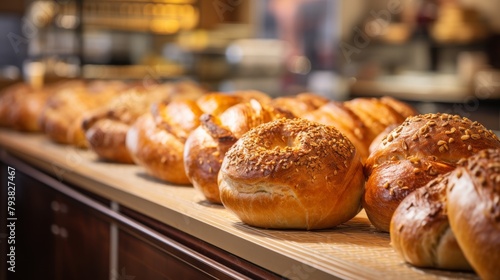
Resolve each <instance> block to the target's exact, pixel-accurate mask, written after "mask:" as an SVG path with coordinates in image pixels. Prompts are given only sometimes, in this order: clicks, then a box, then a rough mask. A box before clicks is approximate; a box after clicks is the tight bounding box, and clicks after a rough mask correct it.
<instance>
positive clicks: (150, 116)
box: [126, 93, 242, 185]
mask: <svg viewBox="0 0 500 280" xmlns="http://www.w3.org/2000/svg"><path fill="white" fill-rule="evenodd" d="M241 101H242V98H240V97H236V98H235V97H234V96H232V95H229V94H222V93H212V94H206V95H203V96H201V97H200V98H198V99H197V100H175V101H172V102H170V103H168V102H163V103H159V104H155V105H154V106H153V108H152V110H151V112H150V113H147V114H145V115H143V116H142V117H140V118H139V119H138V120H137V121H136V122H135V123H134V124H133V125H132V127H131V128H130V129H129V131H128V132H127V137H126V146H127V149H128V151H129V152H130V154H131V155H132V158H133V160H134V162H135V163H137V164H139V165H142V166H144V167H145V169H146V171H147V172H148V173H149V174H150V175H152V176H154V177H156V178H159V179H162V180H164V181H167V182H171V183H175V184H183V185H187V184H189V183H190V181H189V179H188V177H187V175H186V172H185V170H184V143H185V142H186V139H187V138H188V136H189V134H190V133H191V132H192V131H193V130H194V129H195V128H197V127H198V126H199V125H200V117H201V115H202V114H204V113H207V112H208V113H214V114H217V113H218V112H223V111H224V110H225V109H227V108H228V107H230V106H232V105H234V104H237V103H239V102H241Z"/></svg>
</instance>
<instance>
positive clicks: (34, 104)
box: [0, 83, 55, 132]
mask: <svg viewBox="0 0 500 280" xmlns="http://www.w3.org/2000/svg"><path fill="white" fill-rule="evenodd" d="M54 87H55V86H54V85H50V86H46V87H44V88H40V89H36V88H33V87H31V86H29V85H27V84H24V83H18V84H15V85H12V86H9V87H7V88H6V89H4V90H3V91H2V92H3V93H1V95H0V96H1V97H0V126H5V127H10V128H13V129H16V130H20V131H26V132H40V131H41V127H40V124H39V122H38V118H39V116H40V114H41V112H42V110H43V106H44V105H45V102H46V101H47V98H48V97H49V95H50V93H51V91H53V88H54Z"/></svg>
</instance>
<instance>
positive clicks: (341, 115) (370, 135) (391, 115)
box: [303, 97, 416, 161]
mask: <svg viewBox="0 0 500 280" xmlns="http://www.w3.org/2000/svg"><path fill="white" fill-rule="evenodd" d="M414 113H416V111H415V110H414V109H413V108H412V107H411V106H410V105H408V104H406V103H404V102H401V101H398V100H396V99H394V98H391V97H382V98H381V99H376V98H356V99H353V100H349V101H346V102H335V101H332V102H329V103H327V104H325V105H323V106H321V107H320V108H319V109H318V110H316V111H313V112H310V113H308V114H305V115H304V116H303V118H305V119H308V120H311V121H316V122H319V123H322V124H326V125H332V126H335V127H336V128H337V129H338V130H340V132H342V133H343V134H345V135H346V136H347V137H348V138H349V140H351V142H352V143H353V144H354V146H356V149H358V151H359V153H360V155H361V158H362V160H363V161H364V160H366V158H368V155H369V154H370V151H369V147H370V145H371V143H372V142H373V140H374V139H375V138H376V137H377V136H378V135H380V133H382V132H383V131H384V130H385V129H386V128H387V127H390V126H394V125H396V126H397V125H399V124H401V123H402V122H403V121H404V120H405V119H406V118H407V117H408V116H409V115H413V114H414Z"/></svg>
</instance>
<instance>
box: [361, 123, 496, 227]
mask: <svg viewBox="0 0 500 280" xmlns="http://www.w3.org/2000/svg"><path fill="white" fill-rule="evenodd" d="M499 147H500V140H499V139H498V137H497V136H496V135H495V134H494V133H493V132H491V131H490V130H487V129H486V128H485V127H484V126H482V125H481V124H479V123H478V122H473V121H471V120H469V119H467V118H462V117H460V116H457V115H449V114H425V115H419V116H415V117H409V118H407V119H406V121H405V122H404V123H403V124H401V125H400V126H398V127H397V128H395V129H394V130H393V131H392V132H391V133H389V134H388V135H387V136H386V137H385V138H384V139H383V140H382V143H381V144H380V145H379V146H378V147H377V149H376V150H375V151H374V152H373V153H372V154H371V155H370V156H369V157H368V159H367V160H366V163H365V174H366V176H367V177H368V179H367V183H366V191H365V195H364V197H363V206H364V208H365V210H366V214H367V216H368V218H369V219H370V221H371V223H372V224H373V225H374V226H375V227H376V228H378V229H380V230H383V231H389V225H390V221H391V217H392V214H393V213H394V210H395V209H396V207H397V206H398V205H399V203H400V202H401V201H402V200H403V199H404V198H405V197H406V196H407V195H408V194H409V193H411V192H413V191H414V190H416V189H418V188H420V187H422V186H424V185H425V184H427V183H428V182H429V181H431V180H432V179H434V178H436V177H437V176H438V175H439V174H444V173H447V172H450V171H451V170H453V169H454V168H455V167H456V164H457V162H458V161H459V160H460V159H463V158H468V157H469V156H471V155H473V154H475V153H477V152H479V151H480V150H483V149H488V148H499Z"/></svg>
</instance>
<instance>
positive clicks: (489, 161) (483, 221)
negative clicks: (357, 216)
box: [390, 149, 500, 279]
mask: <svg viewBox="0 0 500 280" xmlns="http://www.w3.org/2000/svg"><path fill="white" fill-rule="evenodd" d="M390 234H391V244H392V246H393V247H394V248H395V250H396V251H397V252H398V253H399V254H400V255H401V256H402V257H403V259H404V260H405V261H407V262H409V263H411V264H413V265H415V266H418V267H435V268H445V269H458V270H467V269H470V268H471V267H472V268H473V269H474V270H475V271H476V272H477V273H478V274H479V276H480V277H481V279H498V276H499V275H500V266H499V265H498V262H499V260H500V149H496V150H482V151H480V152H478V153H477V154H475V155H473V156H471V157H469V158H468V159H467V160H465V161H463V162H462V163H459V164H458V167H457V168H456V169H455V170H453V171H452V172H450V173H447V174H444V175H440V176H439V177H438V178H436V179H434V180H433V181H431V182H430V183H428V184H427V185H426V186H424V187H422V188H420V189H418V190H416V191H415V192H413V193H411V194H410V195H408V197H406V198H405V199H404V200H403V202H402V203H401V204H400V205H399V206H398V208H397V209H396V211H395V213H394V217H393V218H392V221H391V227H390Z"/></svg>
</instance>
